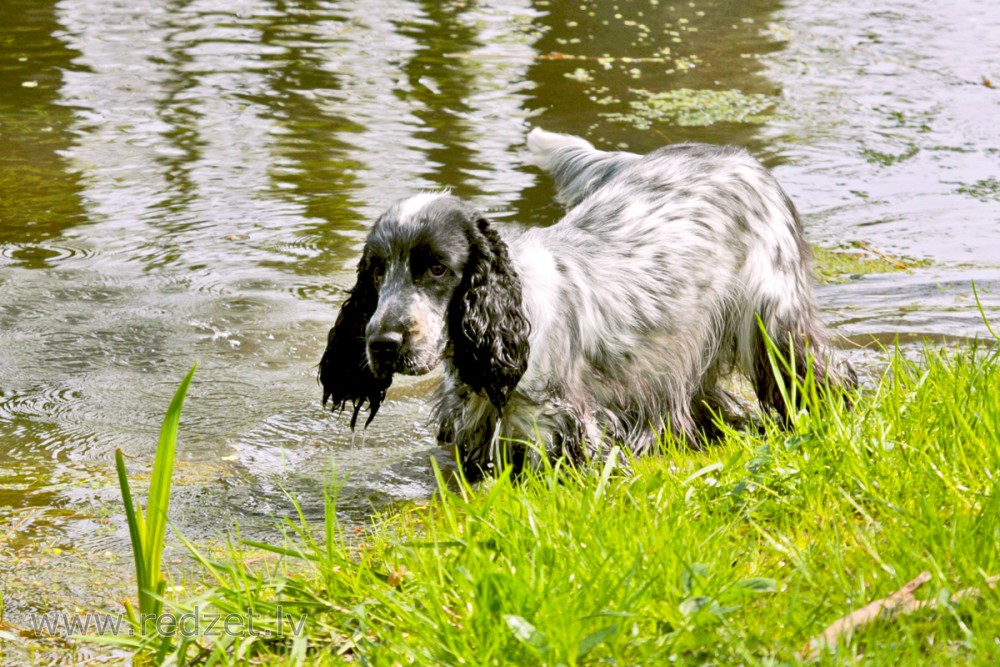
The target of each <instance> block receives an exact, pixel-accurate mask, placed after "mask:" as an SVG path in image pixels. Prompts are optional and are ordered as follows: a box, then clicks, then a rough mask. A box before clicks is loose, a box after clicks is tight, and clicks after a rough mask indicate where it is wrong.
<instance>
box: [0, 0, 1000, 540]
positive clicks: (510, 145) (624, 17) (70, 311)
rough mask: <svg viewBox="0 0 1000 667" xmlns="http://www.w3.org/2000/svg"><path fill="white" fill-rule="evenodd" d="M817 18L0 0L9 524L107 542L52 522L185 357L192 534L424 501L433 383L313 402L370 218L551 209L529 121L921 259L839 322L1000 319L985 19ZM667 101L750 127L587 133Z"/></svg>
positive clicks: (107, 467) (99, 489) (854, 295)
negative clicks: (367, 416) (530, 157)
mask: <svg viewBox="0 0 1000 667" xmlns="http://www.w3.org/2000/svg"><path fill="white" fill-rule="evenodd" d="M813 4H814V3H813ZM813 4H809V6H807V3H800V2H797V1H791V2H788V3H784V4H782V3H778V2H774V1H770V0H754V1H752V2H743V3H735V2H731V1H728V0H711V1H706V2H685V3H676V4H670V3H666V2H662V1H661V2H656V1H654V0H647V1H643V2H640V1H636V2H621V3H606V2H591V1H589V0H581V1H580V2H574V3H562V2H546V1H545V0H535V1H533V2H532V1H529V0H499V1H498V2H491V3H476V2H466V1H464V0H450V1H448V2H431V1H430V0H423V1H420V0H377V1H372V0H366V1H365V2H361V1H360V0H357V1H351V0H343V1H338V2H332V1H331V2H321V1H317V0H310V1H303V2H287V1H283V0H260V1H249V0H248V1H236V0H232V1H228V2H219V1H218V0H212V1H211V2H209V1H207V0H206V1H203V2H193V3H179V2H171V1H169V0H140V1H139V2H134V3H127V4H121V3H119V4H108V3H101V2H96V1H94V0H63V1H62V2H58V3H44V2H43V3H35V2H31V3H29V2H27V1H26V0H12V1H11V2H6V3H4V4H3V5H2V7H0V20H2V21H3V22H4V25H11V26H15V30H14V32H13V33H12V34H13V35H15V37H14V39H15V42H14V46H13V48H12V49H11V51H10V54H11V56H10V57H7V59H6V60H4V61H3V63H2V68H3V69H2V70H0V74H2V76H0V86H2V89H0V92H2V95H0V114H2V117H0V121H2V126H0V128H2V130H3V131H2V132H0V148H2V151H3V152H2V153H0V189H2V192H0V195H2V196H0V223H2V224H0V267H2V268H3V274H2V275H0V378H2V380H0V382H2V385H0V426H2V428H3V447H0V515H6V514H8V513H9V514H11V515H12V516H14V515H17V516H22V515H21V514H18V513H23V512H26V511H29V510H30V511H31V512H34V514H32V515H31V516H32V519H31V520H30V521H19V522H16V525H19V526H21V528H20V529H19V530H22V531H32V530H36V531H37V530H42V529H52V530H54V531H55V534H56V537H55V538H54V539H56V540H57V541H58V540H62V541H64V542H65V543H66V544H67V545H73V546H81V545H83V546H85V547H88V548H94V547H104V546H111V547H113V548H115V549H120V548H122V547H123V545H124V540H125V535H124V533H122V531H121V530H120V526H118V524H117V523H114V522H112V523H111V524H109V525H107V526H104V525H103V524H101V525H99V526H98V525H95V524H94V523H92V522H89V521H87V520H82V519H74V520H69V519H67V518H66V514H67V511H68V510H67V508H70V507H83V508H84V509H85V510H87V511H90V509H93V508H99V507H106V505H104V503H108V502H111V501H113V500H114V497H115V490H114V480H113V479H112V477H111V474H110V473H111V457H112V452H113V451H114V448H116V447H122V448H123V449H125V450H126V451H128V452H129V453H130V454H132V455H135V456H137V457H138V458H137V459H135V466H136V468H137V469H139V468H141V467H142V466H143V465H148V463H149V459H150V454H151V451H152V447H153V444H154V442H155V435H156V431H157V429H158V426H159V420H160V418H161V415H162V410H163V409H164V407H165V405H166V403H167V401H168V400H169V397H170V395H171V394H172V392H173V390H174V387H175V384H176V382H177V381H179V379H180V378H181V377H182V376H183V374H184V372H185V371H186V370H187V369H188V368H189V367H190V366H191V364H193V363H194V362H195V361H198V362H199V363H200V370H199V372H198V375H197V377H196V381H195V385H194V386H193V388H192V392H191V396H190V399H189V401H188V404H187V407H186V409H185V415H184V420H183V441H182V443H181V448H180V450H181V452H182V454H181V456H182V461H181V462H180V466H179V469H178V491H177V501H176V502H177V504H176V507H177V508H178V510H177V519H178V522H179V524H180V528H181V529H182V530H183V531H184V532H185V533H186V534H188V535H190V536H192V537H198V536H206V535H215V534H217V533H218V531H219V530H221V529H223V528H225V527H227V526H229V525H231V523H232V522H233V521H234V520H236V519H238V520H239V521H240V523H241V526H242V528H243V530H244V534H250V535H253V534H262V535H273V531H272V530H271V524H272V522H273V519H274V517H275V516H277V515H282V514H286V513H289V512H291V511H292V508H291V506H290V504H289V502H288V500H287V499H286V497H285V495H284V491H286V490H288V491H291V492H293V493H297V494H298V495H299V496H300V497H301V499H302V500H303V502H304V505H305V508H306V510H307V512H308V513H309V514H310V516H318V513H319V506H318V503H319V502H320V498H321V495H322V494H321V493H320V491H321V488H322V484H323V481H324V471H326V470H328V469H329V467H330V463H331V461H333V462H334V463H335V465H336V467H337V469H338V471H340V472H342V473H350V479H349V482H348V484H347V486H346V487H345V491H344V497H343V499H342V503H341V508H342V509H343V510H344V517H345V520H349V521H350V520H363V518H364V517H365V516H366V515H367V513H368V512H369V511H370V510H371V508H372V507H375V506H380V505H382V504H384V503H386V502H392V501H396V500H401V499H412V498H424V497H426V496H427V495H428V494H429V493H430V492H431V489H432V487H433V479H432V476H431V473H430V467H429V465H428V463H427V460H428V458H429V457H430V456H432V455H434V456H437V457H439V458H440V459H441V460H443V461H446V460H447V453H445V452H441V451H440V450H438V449H437V448H436V446H435V444H434V442H433V437H432V435H433V434H432V432H431V431H430V429H429V428H428V425H427V410H428V406H427V403H426V395H427V392H428V390H429V387H431V386H432V385H433V383H434V381H435V380H434V378H418V379H412V380H407V381H401V382H399V383H398V385H397V386H395V387H394V388H393V391H392V393H391V394H390V401H389V405H387V406H386V407H385V408H383V413H382V417H381V418H380V420H379V422H378V423H376V424H375V425H373V428H372V429H371V430H370V431H367V432H359V433H356V434H352V433H351V432H350V431H349V429H348V428H347V425H346V420H344V419H342V418H337V417H335V416H331V415H329V414H326V413H324V412H322V411H321V410H320V409H319V406H318V397H319V390H318V388H317V386H316V384H315V381H314V372H315V369H314V365H315V363H316V361H317V360H318V357H319V354H320V353H321V351H322V348H323V344H324V337H325V333H326V330H327V329H328V328H329V326H330V324H331V323H332V319H333V317H334V314H335V312H336V307H337V305H338V304H339V303H340V301H341V300H342V299H343V295H344V291H345V289H347V288H348V287H350V285H351V284H352V282H353V274H352V266H353V264H354V262H355V261H356V259H357V252H358V248H359V244H360V242H361V239H362V238H363V235H364V232H365V230H366V228H367V225H368V224H370V221H371V220H372V219H373V218H374V217H375V216H376V215H377V214H378V213H379V212H380V211H381V210H382V209H383V208H384V207H385V206H387V205H388V204H389V203H391V202H392V201H394V200H396V199H398V198H400V197H403V196H406V195H409V194H412V193H414V192H417V191H419V190H421V189H432V188H438V187H442V186H447V187H451V188H453V189H454V191H455V192H456V194H459V195H460V196H463V197H467V198H470V199H471V200H473V201H474V202H475V203H476V204H477V205H478V206H480V207H482V208H488V209H493V210H494V211H495V213H494V214H495V215H496V216H497V217H498V218H501V219H503V220H505V221H510V220H517V221H519V222H521V223H526V224H546V223H548V222H550V221H552V220H553V219H555V218H556V217H557V216H558V210H557V208H556V207H555V206H554V204H553V203H552V188H551V186H550V185H549V184H548V183H547V182H546V181H545V180H544V179H538V178H537V175H536V172H534V171H533V170H532V169H530V168H528V167H525V166H524V165H523V164H522V162H521V158H520V155H519V151H520V150H521V148H520V147H521V144H522V142H523V137H524V134H525V133H526V130H527V128H528V127H529V126H530V125H532V124H539V125H542V126H544V127H547V128H550V129H555V130H562V131H568V132H574V133H578V134H584V135H587V136H589V137H591V138H592V139H594V141H595V142H597V143H599V144H600V145H601V146H605V147H614V146H619V145H623V146H624V145H627V146H628V147H629V148H631V149H633V150H638V151H647V150H652V149H654V148H656V147H657V146H659V145H661V144H663V143H666V142H670V141H710V142H716V143H737V144H742V145H746V146H749V147H750V148H751V149H752V150H753V151H755V152H756V153H757V154H758V155H761V156H762V157H763V158H764V159H765V161H766V162H768V164H770V165H772V166H774V167H776V169H777V170H778V174H779V177H780V179H781V180H782V182H783V183H785V184H786V185H787V186H788V189H789V190H790V191H791V192H792V194H793V196H794V197H795V199H796V200H797V201H798V202H799V203H800V205H801V207H802V208H803V210H804V211H805V212H806V213H807V224H808V227H809V232H810V234H811V235H812V237H813V238H814V239H816V240H819V241H821V242H823V243H825V244H827V245H836V244H839V243H842V242H845V241H849V240H853V239H859V240H864V241H866V242H868V243H870V244H871V245H872V246H874V247H878V248H881V249H883V250H885V251H886V252H889V253H892V254H898V255H904V256H918V257H928V258H931V259H932V260H934V262H935V265H934V266H933V267H932V268H929V269H921V270H917V271H914V272H912V273H895V274H887V275H883V276H870V277H865V278H862V279H859V280H854V281H849V282H847V283H845V284H842V285H833V286H827V287H824V288H823V290H822V291H821V298H822V301H823V303H824V306H825V307H826V308H827V313H828V317H829V318H830V319H832V320H833V321H834V322H835V324H837V325H838V326H839V327H840V328H841V330H842V331H844V332H845V333H846V334H849V335H852V336H853V337H854V338H855V339H856V340H860V338H861V337H863V336H865V335H870V334H877V335H879V336H880V337H882V338H884V337H885V336H886V335H887V334H890V335H891V334H894V333H905V334H913V335H934V336H941V335H949V336H970V335H977V334H983V333H984V332H985V329H984V327H983V326H982V324H981V323H980V322H979V321H978V319H977V318H978V314H977V312H976V310H975V308H974V304H973V303H972V302H971V300H970V292H969V290H968V283H969V280H970V279H976V280H977V282H978V284H979V287H980V288H981V292H982V294H983V297H984V300H985V304H986V306H987V308H988V309H990V310H991V312H994V313H995V312H996V311H997V309H998V307H1000V297H998V290H997V289H996V287H997V285H998V280H1000V276H998V273H1000V269H998V268H997V264H996V260H995V257H997V256H998V254H1000V253H998V252H997V251H998V250H1000V243H998V242H1000V225H998V224H997V223H998V222H1000V195H998V194H997V192H995V191H991V190H990V185H989V184H990V183H991V181H990V179H991V178H992V179H994V180H993V181H992V182H993V183H995V182H996V179H997V178H1000V145H998V143H997V138H996V134H995V132H994V130H993V125H992V124H991V123H990V122H988V121H987V120H985V119H986V118H988V117H991V116H988V114H987V112H992V111H995V110H996V105H997V104H998V96H997V93H996V90H995V89H991V88H988V87H986V86H985V85H982V81H981V79H982V77H984V76H989V77H993V78H994V79H1000V72H995V71H990V67H995V65H994V64H992V63H996V62H1000V58H998V56H1000V52H998V49H1000V46H998V45H997V44H996V43H995V42H993V41H990V40H989V39H987V37H989V36H990V35H992V34H994V33H995V32H996V29H997V28H1000V19H998V17H997V16H996V14H997V12H996V10H992V9H990V8H988V7H985V6H980V5H978V4H976V3H971V2H969V3H960V6H959V7H957V8H955V7H953V6H948V7H943V6H942V7H940V8H939V7H937V6H936V5H932V4H930V3H929V2H924V1H922V0H920V1H918V0H913V2H911V3H909V4H908V5H907V6H906V7H904V8H901V9H899V10H898V11H897V12H895V13H889V12H870V11H869V10H867V9H865V8H863V7H856V6H852V5H850V4H848V3H844V2H834V3H826V4H824V5H823V7H821V8H817V7H815V6H813ZM966 5H968V6H966ZM964 17H971V19H967V18H964ZM958 35H961V38H959V37H957V36H958ZM955 43H961V44H963V45H964V47H965V48H964V49H963V51H962V54H961V55H960V56H954V54H955V48H954V44H955ZM953 56H954V57H953ZM31 82H34V83H35V84H37V85H35V86H32V85H27V86H25V85H24V84H25V83H29V84H30V83H31ZM678 90H715V91H730V90H736V91H740V93H741V94H744V95H747V96H750V95H759V96H764V97H765V98H766V99H767V100H769V101H771V102H773V105H772V108H771V116H772V119H771V120H770V121H768V122H767V123H766V124H760V123H747V122H718V123H712V124H708V125H703V126H678V125H670V124H665V123H659V124H656V125H655V126H654V127H652V128H651V129H650V130H649V131H638V130H636V129H635V128H634V127H633V126H630V125H629V123H627V122H617V121H613V120H611V119H610V117H609V114H618V115H623V114H625V113H626V112H628V111H629V109H630V108H631V106H630V105H631V103H632V102H634V101H636V100H639V99H642V95H643V94H644V92H643V91H645V93H650V94H655V93H660V92H664V91H678ZM997 188H998V189H1000V186H997ZM970 193H972V194H970ZM88 508H89V509H88ZM102 526H103V527H102ZM25 534H27V533H25Z"/></svg>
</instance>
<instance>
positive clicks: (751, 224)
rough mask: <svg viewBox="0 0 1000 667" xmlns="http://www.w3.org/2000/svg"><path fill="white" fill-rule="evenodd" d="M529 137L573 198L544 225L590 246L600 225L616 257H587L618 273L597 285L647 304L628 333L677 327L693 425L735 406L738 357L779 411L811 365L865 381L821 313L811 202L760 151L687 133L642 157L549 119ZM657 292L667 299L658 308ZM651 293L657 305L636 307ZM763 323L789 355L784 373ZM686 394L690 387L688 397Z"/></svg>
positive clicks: (540, 162)
mask: <svg viewBox="0 0 1000 667" xmlns="http://www.w3.org/2000/svg"><path fill="white" fill-rule="evenodd" d="M528 148H529V150H530V151H531V153H532V157H531V159H532V161H533V162H534V164H536V165H537V166H539V167H540V168H542V169H543V170H545V171H547V172H548V173H549V174H550V175H551V176H552V177H553V179H554V180H555V184H556V187H557V190H558V194H557V198H558V200H559V201H560V202H562V203H563V204H564V205H566V206H567V208H568V209H569V211H568V213H567V215H566V217H565V218H564V219H563V220H562V221H561V222H560V223H558V224H557V225H555V226H554V227H552V228H549V229H547V230H540V234H539V237H540V238H542V239H544V238H545V237H549V238H551V240H552V243H553V245H559V246H562V247H580V246H582V245H587V244H586V243H582V242H581V237H586V236H592V238H593V239H594V240H595V241H597V242H596V243H592V244H590V245H591V247H600V248H602V252H601V254H609V255H611V256H612V257H615V258H616V259H614V260H613V261H612V262H611V264H612V266H610V267H607V266H603V265H602V261H601V260H602V258H601V257H600V256H593V257H587V258H582V259H581V261H580V262H579V264H580V266H579V267H577V268H578V270H579V271H580V272H581V273H587V274H589V277H590V280H589V281H588V282H590V283H591V284H595V285H596V284H600V285H603V286H605V289H603V290H595V291H596V292H597V293H598V294H601V293H603V294H604V295H605V296H607V297H608V298H607V299H606V301H607V304H606V307H605V312H606V313H608V312H612V311H614V310H616V309H618V310H621V312H622V315H623V317H624V315H625V314H626V313H628V312H629V311H630V310H633V311H634V310H638V311H639V312H638V313H632V315H633V322H634V324H633V325H629V326H625V327H623V328H622V331H621V332H619V334H620V335H621V334H624V335H629V336H631V335H635V334H636V333H638V332H640V331H641V330H642V329H644V328H655V329H657V330H658V331H659V332H666V331H671V332H674V335H671V336H661V339H662V341H663V343H662V348H663V349H662V350H661V351H660V354H661V355H662V356H661V359H662V363H663V366H664V368H670V369H672V371H674V372H677V371H680V370H681V369H685V368H686V372H682V373H681V374H680V376H675V377H667V378H664V379H666V380H669V389H668V393H669V397H667V398H669V399H671V400H669V401H667V402H673V403H674V406H673V409H672V410H671V411H672V412H673V413H674V414H672V415H670V417H671V419H672V420H673V422H674V427H675V428H679V429H680V430H682V431H691V430H692V429H691V427H692V426H694V425H695V423H696V422H697V421H699V419H698V417H697V413H698V412H700V411H701V409H702V408H703V407H704V405H705V404H707V405H708V407H709V408H710V409H712V410H723V411H727V410H728V406H727V405H726V403H727V399H726V397H725V395H724V392H722V390H721V389H719V388H718V385H717V380H718V375H720V374H721V373H723V372H725V370H726V369H727V367H728V366H729V364H730V363H731V362H733V363H735V364H736V365H738V367H739V368H740V369H741V370H742V371H743V372H744V373H745V374H746V375H747V376H748V377H749V378H750V379H751V381H752V382H753V384H754V388H755V390H756V393H757V395H758V398H759V399H760V401H761V403H762V404H763V405H764V406H765V407H768V408H774V409H776V410H778V411H779V412H785V411H786V410H787V407H786V405H785V402H784V399H783V397H782V395H781V385H780V382H784V383H785V386H786V387H787V386H789V383H790V382H791V381H792V379H793V378H795V379H797V380H802V379H803V378H804V377H805V376H806V375H807V374H808V373H809V372H810V371H811V372H812V373H813V374H814V376H815V377H816V379H817V381H818V382H819V383H821V384H823V383H828V384H830V385H833V386H836V387H840V386H844V385H852V384H853V383H854V376H853V371H852V370H851V369H850V366H849V365H847V364H846V363H845V362H842V361H841V360H840V359H838V357H837V354H836V353H835V351H834V350H832V348H831V346H830V336H829V334H828V333H827V331H826V328H825V327H824V326H823V324H822V322H821V320H820V318H819V314H818V310H817V307H816V303H815V298H814V295H813V277H812V269H811V257H810V250H809V246H808V244H807V243H806V242H805V240H804V237H803V233H802V225H801V221H800V219H799V216H798V213H797V212H796V210H795V207H794V205H793V204H792V202H791V200H790V199H789V198H788V196H787V195H786V194H785V192H784V191H783V190H782V189H781V187H780V185H779V184H778V183H777V181H776V180H775V179H774V177H773V176H772V175H771V173H770V172H769V171H767V170H766V169H765V168H764V167H763V166H762V165H761V164H760V163H759V162H757V161H756V160H755V159H754V158H753V157H752V156H750V155H749V154H748V153H747V152H746V151H744V150H742V149H739V148H732V147H720V146H709V145H702V144H680V145H675V146H668V147H666V148H662V149H660V150H658V151H655V152H653V153H650V154H649V155H644V156H640V155H636V154H633V153H627V152H604V151H599V150H596V149H595V148H594V147H593V146H592V145H591V144H590V143H589V142H587V141H585V140H584V139H581V138H578V137H573V136H568V135H561V134H555V133H551V132H545V131H543V130H540V129H535V130H533V131H532V132H531V133H530V134H529V136H528ZM558 237H563V238H561V239H560V238H558ZM572 237H576V238H575V239H573V238H572ZM651 258H655V260H654V261H649V260H650V259H651ZM570 263H571V262H570ZM567 272H568V273H572V268H570V269H567ZM602 273H606V275H605V276H603V277H600V274H602ZM616 283H620V284H619V286H618V287H617V288H614V287H612V286H613V285H615V284H616ZM649 295H654V298H653V299H652V302H653V304H655V305H654V306H653V308H654V310H656V311H657V312H648V310H647V307H646V306H648V305H649V304H650V300H649V299H647V298H645V297H647V296H649ZM638 302H645V304H646V305H644V306H643V307H641V308H638V309H636V308H635V304H636V303H638ZM635 315H638V318H635V317H634V316H635ZM658 318H659V319H658ZM612 319H617V318H612ZM625 319H629V318H624V319H621V320H619V323H620V324H626V322H625ZM657 320H658V322H657V324H656V325H655V327H648V323H650V322H655V321H657ZM761 325H763V329H764V331H766V333H767V336H768V337H770V339H771V340H772V341H773V342H774V345H775V346H776V348H777V350H778V351H779V353H780V354H779V356H780V357H784V359H785V361H786V363H787V364H788V366H787V367H782V368H781V372H780V373H779V374H778V375H776V374H775V372H774V368H773V367H772V364H771V362H770V359H769V355H768V343H767V340H766V338H765V337H764V335H763V333H762V331H761ZM599 329H600V331H599V332H597V333H599V335H604V336H607V335H608V334H609V333H611V332H610V331H609V330H608V327H607V325H606V324H605V325H602V326H601V327H599ZM685 348H686V349H685ZM678 355H682V356H683V359H681V358H678ZM779 366H781V363H780V362H779ZM609 370H610V369H605V372H608V371H609ZM623 370H626V372H627V370H628V369H623ZM631 370H632V371H634V370H636V369H635V368H634V367H633V368H632V369H631ZM779 378H780V379H779ZM648 380H649V378H645V379H643V380H641V382H646V383H647V385H648ZM665 389H666V387H665ZM678 394H687V398H686V399H685V400H681V401H677V399H678V398H679V396H678ZM651 398H652V400H653V402H655V403H659V404H661V405H662V403H663V402H664V397H663V396H661V397H651ZM688 399H689V400H688ZM619 400H620V399H619ZM689 401H690V402H689ZM636 407H638V408H641V407H642V406H636ZM638 411H639V412H641V413H646V410H641V409H640V410H638ZM649 416H651V415H649V414H643V417H649ZM643 426H644V425H643Z"/></svg>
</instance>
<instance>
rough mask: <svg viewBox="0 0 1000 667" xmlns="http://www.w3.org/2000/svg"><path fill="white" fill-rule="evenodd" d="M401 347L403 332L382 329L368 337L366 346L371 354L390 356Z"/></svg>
mask: <svg viewBox="0 0 1000 667" xmlns="http://www.w3.org/2000/svg"><path fill="white" fill-rule="evenodd" d="M401 347H403V334H402V332H400V331H383V332H380V333H377V334H375V335H373V336H372V337H371V338H369V339H368V348H369V349H370V350H371V351H372V354H374V355H376V356H379V357H391V356H394V355H395V354H397V353H398V352H399V348H401Z"/></svg>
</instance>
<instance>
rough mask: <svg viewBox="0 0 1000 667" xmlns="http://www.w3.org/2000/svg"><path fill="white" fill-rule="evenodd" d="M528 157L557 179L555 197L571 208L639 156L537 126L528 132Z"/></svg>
mask: <svg viewBox="0 0 1000 667" xmlns="http://www.w3.org/2000/svg"><path fill="white" fill-rule="evenodd" d="M528 150H529V151H530V155H529V156H528V159H529V161H530V162H531V163H532V164H534V165H535V166H537V167H539V168H540V169H542V170H544V171H546V172H548V174H549V175H550V176H552V178H553V179H554V180H555V182H556V191H557V192H556V200H557V201H558V202H559V203H560V204H562V205H563V206H565V207H566V208H572V207H573V206H576V205H577V204H579V203H580V202H581V201H583V200H584V199H585V198H586V197H587V195H589V194H590V193H592V192H593V191H594V190H596V189H597V188H599V187H600V186H601V185H603V184H604V183H607V182H608V180H609V179H610V178H611V177H612V176H614V175H615V174H617V173H618V172H619V171H621V169H622V168H624V167H627V166H628V165H630V164H632V163H633V162H635V161H636V160H638V159H639V158H640V157H641V156H639V155H636V154H635V153H625V152H605V151H599V150H597V149H596V148H594V146H593V145H592V144H591V143H590V142H589V141H587V140H586V139H581V138H580V137H574V136H572V135H569V134H557V133H555V132H546V131H545V130H543V129H541V128H539V127H536V128H535V129H533V130H532V131H531V132H530V133H529V134H528Z"/></svg>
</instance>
